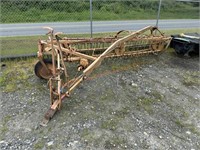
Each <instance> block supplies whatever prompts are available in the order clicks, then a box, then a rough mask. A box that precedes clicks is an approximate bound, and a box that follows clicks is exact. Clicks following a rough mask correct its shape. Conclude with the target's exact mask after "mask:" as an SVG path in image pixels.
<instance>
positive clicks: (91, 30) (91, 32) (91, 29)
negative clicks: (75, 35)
mask: <svg viewBox="0 0 200 150" xmlns="http://www.w3.org/2000/svg"><path fill="white" fill-rule="evenodd" d="M92 34H93V26H92V0H90V37H91V38H92Z"/></svg>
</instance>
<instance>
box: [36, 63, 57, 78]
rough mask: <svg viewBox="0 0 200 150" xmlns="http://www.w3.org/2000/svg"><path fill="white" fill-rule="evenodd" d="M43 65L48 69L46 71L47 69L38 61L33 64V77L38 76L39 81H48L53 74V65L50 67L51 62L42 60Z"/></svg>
mask: <svg viewBox="0 0 200 150" xmlns="http://www.w3.org/2000/svg"><path fill="white" fill-rule="evenodd" d="M43 61H44V63H45V64H46V66H47V68H48V71H47V69H46V68H45V67H44V66H43V65H42V63H41V62H40V61H38V62H37V63H36V64H35V69H34V71H35V75H36V76H38V77H39V78H41V79H46V80H48V79H50V78H51V77H52V76H53V73H52V70H53V65H52V61H51V60H48V59H44V60H43Z"/></svg>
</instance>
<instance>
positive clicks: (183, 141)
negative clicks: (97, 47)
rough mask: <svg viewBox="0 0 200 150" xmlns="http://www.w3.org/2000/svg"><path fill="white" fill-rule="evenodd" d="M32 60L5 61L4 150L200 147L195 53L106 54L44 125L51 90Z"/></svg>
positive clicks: (0, 137) (0, 123) (0, 125)
mask: <svg viewBox="0 0 200 150" xmlns="http://www.w3.org/2000/svg"><path fill="white" fill-rule="evenodd" d="M35 61H36V59H30V60H18V61H16V60H15V61H12V62H9V61H7V62H2V63H1V66H2V64H6V66H3V67H1V72H0V74H1V78H0V83H1V101H0V106H1V109H0V114H1V115H0V149H1V150H4V149H5V150H15V149H16V150H17V149H19V150H25V149H27V150H29V149H30V150H32V149H43V150H46V149H56V150H65V149H70V150H71V149H74V150H75V149H77V150H81V149H87V150H89V149H92V150H93V149H99V150H102V149H150V150H151V149H153V150H155V149H159V150H166V149H173V150H174V149H178V150H180V149H181V150H183V149H187V150H198V149H200V88H199V86H200V81H199V79H200V78H199V77H200V71H199V58H198V57H192V58H185V57H179V56H177V55H175V53H174V52H173V51H172V50H168V51H166V52H164V53H162V54H159V55H149V56H143V57H138V58H135V57H133V58H123V59H122V58H120V59H108V60H106V61H105V62H104V63H103V64H102V66H101V67H100V68H99V69H97V70H96V71H95V72H94V73H93V74H92V75H91V77H90V78H88V80H86V81H84V82H83V83H82V84H81V85H80V86H79V87H78V88H77V89H76V90H75V91H74V93H73V94H72V95H71V97H70V98H68V99H67V100H66V101H64V103H63V106H62V110H61V111H59V112H57V113H56V114H55V116H54V117H53V119H52V120H51V121H50V122H49V124H48V125H47V127H41V126H39V123H40V122H41V120H42V119H43V116H44V114H45V113H46V111H47V110H48V108H49V104H50V102H49V92H48V88H47V84H46V81H44V80H40V79H38V78H37V77H36V76H35V75H34V73H33V66H34V62H35Z"/></svg>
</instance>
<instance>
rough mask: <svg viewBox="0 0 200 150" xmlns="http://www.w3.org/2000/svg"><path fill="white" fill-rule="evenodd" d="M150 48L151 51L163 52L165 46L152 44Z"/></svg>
mask: <svg viewBox="0 0 200 150" xmlns="http://www.w3.org/2000/svg"><path fill="white" fill-rule="evenodd" d="M151 47H152V49H153V50H163V49H164V47H165V45H164V44H163V43H160V42H159V43H156V44H153V45H152V46H151Z"/></svg>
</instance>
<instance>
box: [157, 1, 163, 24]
mask: <svg viewBox="0 0 200 150" xmlns="http://www.w3.org/2000/svg"><path fill="white" fill-rule="evenodd" d="M161 3H162V0H160V2H159V6H158V15H157V21H156V27H158V20H159V19H160V7H161Z"/></svg>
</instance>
